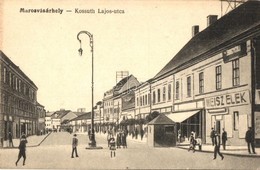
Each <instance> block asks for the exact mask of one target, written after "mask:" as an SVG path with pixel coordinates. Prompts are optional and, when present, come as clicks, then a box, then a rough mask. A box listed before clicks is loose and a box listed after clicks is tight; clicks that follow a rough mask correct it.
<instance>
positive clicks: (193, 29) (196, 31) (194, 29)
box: [192, 25, 200, 37]
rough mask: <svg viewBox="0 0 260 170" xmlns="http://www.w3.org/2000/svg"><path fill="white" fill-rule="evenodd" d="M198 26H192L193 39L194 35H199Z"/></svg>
mask: <svg viewBox="0 0 260 170" xmlns="http://www.w3.org/2000/svg"><path fill="white" fill-rule="evenodd" d="M199 31H200V30H199V26H198V25H194V26H192V37H194V36H195V35H196V34H198V33H199Z"/></svg>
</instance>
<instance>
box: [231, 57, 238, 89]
mask: <svg viewBox="0 0 260 170" xmlns="http://www.w3.org/2000/svg"><path fill="white" fill-rule="evenodd" d="M232 68H233V70H232V73H233V74H232V80H233V86H238V85H239V83H240V82H239V59H236V60H233V61H232Z"/></svg>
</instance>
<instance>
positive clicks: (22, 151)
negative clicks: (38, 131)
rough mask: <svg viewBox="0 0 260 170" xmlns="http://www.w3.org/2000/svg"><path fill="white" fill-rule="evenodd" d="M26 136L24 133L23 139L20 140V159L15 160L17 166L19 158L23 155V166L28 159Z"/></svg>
mask: <svg viewBox="0 0 260 170" xmlns="http://www.w3.org/2000/svg"><path fill="white" fill-rule="evenodd" d="M26 143H27V140H26V137H25V135H22V137H21V140H20V144H19V147H18V148H19V154H18V159H17V161H16V162H15V165H16V166H17V164H18V162H19V160H20V159H21V157H23V166H24V165H25V160H26V152H25V150H26V149H25V148H26Z"/></svg>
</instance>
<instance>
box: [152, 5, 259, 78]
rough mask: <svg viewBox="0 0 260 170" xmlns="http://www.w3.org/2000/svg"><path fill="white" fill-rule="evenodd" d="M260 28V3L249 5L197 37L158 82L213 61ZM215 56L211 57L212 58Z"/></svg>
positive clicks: (181, 52)
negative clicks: (201, 62) (193, 65)
mask: <svg viewBox="0 0 260 170" xmlns="http://www.w3.org/2000/svg"><path fill="white" fill-rule="evenodd" d="M259 27H260V2H259V1H247V2H246V3H244V4H242V5H240V6H239V7H237V8H236V9H234V10H233V11H231V12H229V13H228V14H226V15H225V16H223V17H221V18H220V19H219V20H217V21H216V22H215V23H213V24H212V25H210V26H208V27H207V28H206V29H204V30H203V31H201V32H200V33H198V34H196V35H195V36H194V37H193V38H192V39H191V40H190V41H189V42H188V43H187V44H186V45H185V46H184V47H183V48H182V49H181V50H180V51H179V52H178V53H177V54H176V55H175V56H174V57H173V58H172V59H171V60H170V62H169V63H168V64H166V66H165V67H164V68H163V69H162V70H161V71H160V72H159V73H158V74H157V75H155V77H154V78H159V77H161V76H163V75H165V74H167V73H169V72H177V71H178V70H181V69H182V68H181V67H183V66H184V65H185V64H187V63H188V62H189V63H196V61H199V60H202V59H205V58H207V57H211V56H212V53H213V52H216V51H218V50H221V49H223V48H225V46H227V44H231V43H236V41H237V38H238V37H240V38H242V37H247V38H249V37H250V35H253V33H255V32H257V31H258V33H259V30H260V29H259ZM210 54H211V56H210Z"/></svg>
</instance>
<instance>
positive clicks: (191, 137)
mask: <svg viewBox="0 0 260 170" xmlns="http://www.w3.org/2000/svg"><path fill="white" fill-rule="evenodd" d="M196 142H197V141H196V140H195V138H194V136H193V133H191V135H190V147H189V149H188V151H190V150H193V153H194V152H195V146H196Z"/></svg>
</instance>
